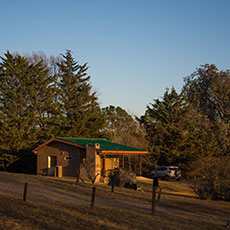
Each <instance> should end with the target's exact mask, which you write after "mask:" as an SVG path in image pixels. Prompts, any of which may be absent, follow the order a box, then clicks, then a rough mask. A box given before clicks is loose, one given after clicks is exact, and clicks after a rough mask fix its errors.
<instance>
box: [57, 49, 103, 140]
mask: <svg viewBox="0 0 230 230" xmlns="http://www.w3.org/2000/svg"><path fill="white" fill-rule="evenodd" d="M57 65H58V67H59V70H60V71H59V78H58V85H59V88H60V96H59V98H58V100H59V101H60V103H61V112H62V114H63V117H62V124H61V126H60V135H61V136H72V137H100V136H102V135H103V133H102V129H103V124H104V119H103V116H102V114H101V110H100V107H99V104H98V102H97V96H96V92H92V86H91V84H90V76H88V74H87V73H86V71H87V70H88V66H87V63H85V64H84V65H79V64H78V62H76V61H75V60H74V59H73V57H72V54H71V51H70V50H67V52H66V54H65V55H62V60H61V61H60V62H59V63H57Z"/></svg>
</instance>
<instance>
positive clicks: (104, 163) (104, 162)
mask: <svg viewBox="0 0 230 230" xmlns="http://www.w3.org/2000/svg"><path fill="white" fill-rule="evenodd" d="M105 176H106V175H105V155H103V177H105Z"/></svg>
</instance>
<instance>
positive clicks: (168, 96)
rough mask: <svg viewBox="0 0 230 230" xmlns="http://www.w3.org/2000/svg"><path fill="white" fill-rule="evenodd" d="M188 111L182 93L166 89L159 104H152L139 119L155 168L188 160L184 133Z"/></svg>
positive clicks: (188, 153) (187, 135) (188, 148)
mask: <svg viewBox="0 0 230 230" xmlns="http://www.w3.org/2000/svg"><path fill="white" fill-rule="evenodd" d="M187 111H188V107H187V105H186V101H185V98H184V96H183V93H181V94H177V92H176V90H175V89H174V88H172V90H171V92H169V90H168V89H167V90H166V92H165V93H164V96H163V98H162V100H159V99H157V100H155V101H154V103H152V104H150V106H148V107H147V110H146V113H145V115H144V116H143V117H142V118H141V122H142V123H143V124H144V126H145V128H146V133H147V136H146V137H147V140H148V142H149V150H150V152H151V153H152V157H153V159H152V161H157V162H158V164H161V165H162V164H163V165H164V164H179V163H184V162H185V161H186V160H188V158H189V155H190V147H189V145H190V141H189V138H190V136H189V134H188V132H187V129H185V127H184V126H185V122H184V120H185V117H186V113H187Z"/></svg>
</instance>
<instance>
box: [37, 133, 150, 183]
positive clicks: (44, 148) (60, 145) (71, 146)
mask: <svg viewBox="0 0 230 230" xmlns="http://www.w3.org/2000/svg"><path fill="white" fill-rule="evenodd" d="M33 152H34V153H35V154H36V155H37V175H47V176H56V177H77V176H79V177H80V178H81V179H86V178H87V177H89V174H90V175H91V177H95V178H96V180H95V182H98V181H102V182H105V180H106V178H108V174H109V171H110V170H113V169H115V168H120V167H122V168H124V159H125V157H126V156H137V157H138V167H139V170H138V171H139V175H141V174H142V156H143V155H144V154H148V152H147V151H145V150H141V149H137V148H133V147H130V146H126V145H121V144H117V143H114V142H111V141H109V140H106V139H97V138H96V139H95V138H71V137H55V138H52V139H50V140H49V141H47V142H45V143H44V144H42V145H40V146H38V147H37V148H35V149H34V150H33Z"/></svg>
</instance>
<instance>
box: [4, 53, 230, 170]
mask: <svg viewBox="0 0 230 230" xmlns="http://www.w3.org/2000/svg"><path fill="white" fill-rule="evenodd" d="M87 70H88V65H87V63H85V64H83V65H81V64H79V63H78V62H77V61H75V59H74V58H73V56H72V53H71V51H69V50H67V51H66V53H65V54H63V55H61V56H59V57H49V58H47V57H46V55H45V54H43V53H34V54H33V55H23V56H22V55H19V54H12V53H10V52H9V51H7V52H6V53H5V55H4V56H3V57H1V61H0V167H1V168H2V169H6V168H7V167H9V166H10V165H11V164H13V163H16V162H20V161H21V160H22V159H29V158H30V157H32V158H33V155H32V154H31V149H33V148H35V147H36V146H38V145H39V144H41V143H43V142H45V141H47V140H48V139H49V138H51V137H54V136H71V137H101V138H108V139H111V140H113V141H116V142H118V143H122V144H127V145H131V146H134V147H138V148H146V149H148V150H149V152H150V154H149V155H148V157H146V158H145V161H144V164H145V165H146V168H150V167H153V166H154V165H156V164H158V165H159V164H161V165H162V164H174V165H181V166H182V167H183V165H187V164H188V163H189V162H191V161H194V160H198V159H200V158H202V157H207V156H217V157H218V156H227V155H229V153H230V122H229V121H230V119H229V118H230V72H229V70H226V71H219V70H218V69H217V67H216V66H215V65H208V64H206V65H203V66H200V67H199V68H198V69H197V70H196V71H195V72H194V73H192V74H191V75H190V76H188V77H185V79H184V87H183V89H182V90H181V92H179V93H178V92H176V90H175V89H174V88H172V89H166V91H165V93H164V95H163V96H162V97H161V98H159V99H155V100H153V102H152V103H151V104H149V106H147V108H146V112H145V114H144V115H143V116H142V117H140V118H137V117H135V116H134V115H130V114H128V113H127V112H126V111H125V110H124V109H122V108H120V107H114V106H108V107H106V108H101V107H100V105H99V103H98V96H97V92H95V91H94V90H93V89H92V85H91V82H90V76H89V75H88V74H87ZM32 158H31V159H32ZM27 162H28V161H27ZM146 170H147V169H146Z"/></svg>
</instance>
